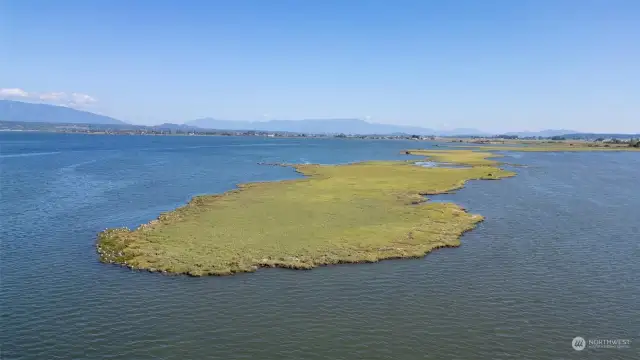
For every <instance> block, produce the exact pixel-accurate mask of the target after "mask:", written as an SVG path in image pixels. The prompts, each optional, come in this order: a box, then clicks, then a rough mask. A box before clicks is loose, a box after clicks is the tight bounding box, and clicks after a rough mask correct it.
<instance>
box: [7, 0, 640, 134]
mask: <svg viewBox="0 0 640 360" xmlns="http://www.w3.org/2000/svg"><path fill="white" fill-rule="evenodd" d="M0 49H1V51H0V52H1V53H2V56H0V88H1V89H3V91H4V92H3V94H4V98H13V99H18V100H19V98H20V97H22V98H24V99H36V98H37V99H39V100H38V101H45V102H46V101H49V102H55V101H58V102H63V101H67V102H68V104H69V105H70V106H75V107H81V108H85V109H88V110H91V111H96V112H100V113H103V114H107V115H111V116H114V117H117V118H121V119H123V120H126V121H130V122H134V123H138V124H154V123H161V122H177V123H181V122H183V121H186V120H191V119H195V118H199V117H205V116H211V117H215V118H220V119H229V120H263V119H270V118H277V119H301V118H345V117H359V118H365V117H367V116H370V121H373V122H383V123H393V124H407V125H420V126H425V127H431V128H436V129H449V128H455V127H473V128H479V129H483V130H489V131H498V132H500V131H510V130H539V129H545V128H555V129H558V128H565V129H574V130H583V131H616V132H640V1H637V0H627V1H620V0H602V1H589V0H575V1H569V0H566V1H563V0H553V1H546V0H532V1H524V0H523V1H518V0H513V1H510V0H504V1H491V0H487V1H481V0H467V1H445V0H441V1H429V0H417V1H401V0H399V1H392V0H385V1H358V0H339V1H338V0H298V1H280V0H256V1H248V0H235V1H234V0H228V1H227V0H210V1H204V0H203V1H151V0H147V1H145V0H138V1H118V0H108V1H106V0H104V1H103V0H92V1H87V0H83V1H75V0H65V1H55V0H43V1H32V0H5V1H2V2H0ZM7 89H8V90H7ZM18 90H19V91H20V92H18ZM56 93H64V94H56ZM73 93H76V94H75V95H73ZM83 94H85V95H87V96H89V97H85V95H83ZM74 99H75V100H78V101H75V100H74ZM83 99H85V100H86V99H89V100H90V101H84V100H83ZM94 99H95V101H94Z"/></svg>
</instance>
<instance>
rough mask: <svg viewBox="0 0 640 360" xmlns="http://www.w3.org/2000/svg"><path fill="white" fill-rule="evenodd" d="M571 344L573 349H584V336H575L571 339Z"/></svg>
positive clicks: (585, 343) (585, 344)
mask: <svg viewBox="0 0 640 360" xmlns="http://www.w3.org/2000/svg"><path fill="white" fill-rule="evenodd" d="M571 346H573V349H574V350H578V351H580V350H584V348H585V347H586V346H587V342H586V341H584V338H582V337H580V336H576V337H574V338H573V340H572V341H571Z"/></svg>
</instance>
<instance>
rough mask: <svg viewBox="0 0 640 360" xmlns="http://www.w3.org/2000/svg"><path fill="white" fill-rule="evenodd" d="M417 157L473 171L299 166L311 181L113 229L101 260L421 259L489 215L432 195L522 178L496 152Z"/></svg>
mask: <svg viewBox="0 0 640 360" xmlns="http://www.w3.org/2000/svg"><path fill="white" fill-rule="evenodd" d="M407 153H411V154H415V155H424V156H429V157H431V159H432V160H436V161H445V162H448V163H456V164H466V165H469V167H466V168H442V167H434V168H424V167H420V166H416V165H415V164H414V163H415V161H418V159H415V160H411V161H395V162H394V161H371V162H363V163H356V164H347V165H328V166H327V165H290V166H292V167H293V168H295V169H296V170H297V171H298V172H299V173H301V174H303V175H305V177H304V178H301V179H295V180H286V181H278V182H261V183H248V184H242V185H239V186H238V189H236V190H232V191H228V192H226V193H223V194H219V195H206V196H197V197H194V198H193V199H192V200H191V201H190V202H189V203H188V204H187V205H185V206H183V207H181V208H178V209H176V210H174V211H171V212H167V213H163V214H162V215H160V217H158V219H157V220H154V221H151V222H150V223H148V224H145V225H142V226H140V227H139V228H137V229H135V230H129V229H126V228H120V229H108V230H105V231H103V232H102V233H100V234H99V236H98V245H97V248H98V253H99V255H100V259H101V261H103V262H107V263H116V264H121V265H124V266H128V267H131V268H134V269H146V270H150V271H161V272H166V273H175V274H188V275H193V276H201V275H229V274H233V273H237V272H249V271H254V270H256V269H257V268H259V267H283V268H292V269H311V268H314V267H317V266H321V265H328V264H338V263H359V262H375V261H379V260H382V259H392V258H413V257H421V256H424V255H425V254H426V253H428V252H429V251H431V250H433V249H436V248H441V247H455V246H459V244H460V241H459V237H460V235H461V234H462V233H464V232H465V231H468V230H471V229H472V228H473V227H474V226H475V225H476V224H477V223H478V222H480V221H482V219H483V218H482V216H480V215H473V214H469V213H467V212H466V211H465V210H464V209H462V208H461V207H460V206H457V205H455V204H452V203H433V202H429V201H428V200H427V198H426V197H425V195H430V194H439V193H444V192H448V191H451V190H454V189H458V188H460V187H462V186H463V185H464V183H465V182H466V181H467V180H472V179H491V180H494V179H500V178H503V177H508V176H513V175H515V174H514V173H513V172H509V171H506V170H502V169H500V168H498V163H497V162H496V161H494V160H490V159H488V158H489V157H491V156H496V155H495V154H491V153H489V152H473V151H469V150H453V151H407Z"/></svg>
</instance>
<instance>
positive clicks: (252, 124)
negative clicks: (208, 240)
mask: <svg viewBox="0 0 640 360" xmlns="http://www.w3.org/2000/svg"><path fill="white" fill-rule="evenodd" d="M0 121H18V122H45V123H65V124H106V125H118V126H127V125H129V124H127V123H126V122H124V121H121V120H118V119H114V118H112V117H109V116H104V115H99V114H95V113H92V112H88V111H81V110H76V109H72V108H68V107H63V106H55V105H47V104H36V103H27V102H20V101H12V100H0ZM129 126H131V125H129ZM154 127H155V128H160V129H170V130H182V131H193V130H198V129H212V130H255V131H270V132H293V133H307V134H362V135H388V134H409V135H439V136H490V135H492V134H490V133H486V132H482V131H480V130H477V129H468V128H461V129H453V130H434V129H429V128H424V127H419V126H404V125H391V124H378V123H370V122H367V121H364V120H361V119H305V120H270V121H230V120H218V119H214V118H201V119H196V120H191V121H186V122H185V123H184V124H171V123H165V124H162V125H156V126H154ZM576 133H578V132H576V131H573V130H543V131H539V132H529V131H524V132H510V133H506V134H505V135H518V136H519V137H527V136H542V137H550V136H557V135H564V134H576Z"/></svg>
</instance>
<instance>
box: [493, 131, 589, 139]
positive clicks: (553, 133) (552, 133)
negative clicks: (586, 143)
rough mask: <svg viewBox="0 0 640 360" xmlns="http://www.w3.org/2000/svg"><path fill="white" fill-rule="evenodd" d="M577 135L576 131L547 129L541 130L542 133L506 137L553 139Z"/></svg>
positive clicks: (521, 133) (521, 132)
mask: <svg viewBox="0 0 640 360" xmlns="http://www.w3.org/2000/svg"><path fill="white" fill-rule="evenodd" d="M575 133H577V131H575V130H566V129H560V130H553V129H547V130H541V131H520V132H508V133H506V134H504V135H516V136H518V137H538V136H541V137H545V138H546V137H552V136H561V135H565V134H575Z"/></svg>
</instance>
